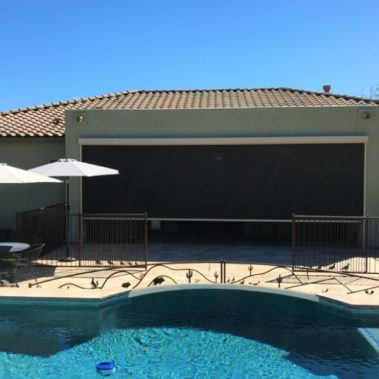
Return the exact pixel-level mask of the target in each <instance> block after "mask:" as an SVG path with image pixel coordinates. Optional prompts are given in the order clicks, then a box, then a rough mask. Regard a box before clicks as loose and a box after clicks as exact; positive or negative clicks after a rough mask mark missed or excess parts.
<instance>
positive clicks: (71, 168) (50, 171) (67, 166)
mask: <svg viewBox="0 0 379 379" xmlns="http://www.w3.org/2000/svg"><path fill="white" fill-rule="evenodd" d="M30 171H31V172H34V173H36V174H41V175H46V176H55V177H65V178H66V179H65V182H66V191H65V193H66V196H65V198H66V199H65V204H66V223H67V224H66V227H67V232H68V233H69V230H70V229H69V226H70V225H69V210H70V204H69V182H68V178H69V177H74V176H77V177H83V176H87V177H92V176H103V175H118V174H119V172H118V170H114V169H112V168H108V167H103V166H97V165H94V164H89V163H85V162H81V161H77V160H76V159H69V158H62V159H58V160H57V161H56V162H53V163H49V164H46V165H43V166H39V167H35V168H32V169H30ZM66 238H67V258H69V251H70V247H69V235H68V236H66Z"/></svg>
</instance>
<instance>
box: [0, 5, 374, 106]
mask: <svg viewBox="0 0 379 379" xmlns="http://www.w3.org/2000/svg"><path fill="white" fill-rule="evenodd" d="M0 14H1V22H0V41H1V44H0V46H1V53H0V110H3V111H4V110H8V109H14V108H20V107H26V106H31V105H37V104H43V103H49V102H53V101H59V100H68V99H72V98H76V97H87V96H94V95H100V94H104V93H112V92H118V91H125V90H129V89H191V88H192V89H196V88H257V87H292V88H300V89H305V90H312V91H320V90H321V88H322V85H323V84H331V86H332V92H334V93H341V94H348V95H353V96H369V95H370V89H371V87H372V86H375V85H377V84H379V22H378V19H379V1H378V0H360V1H358V0H354V1H353V0H103V1H99V0H91V1H81V0H64V1H53V0H24V1H22V0H1V1H0Z"/></svg>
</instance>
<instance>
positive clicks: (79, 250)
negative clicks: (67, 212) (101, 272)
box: [78, 213, 83, 266]
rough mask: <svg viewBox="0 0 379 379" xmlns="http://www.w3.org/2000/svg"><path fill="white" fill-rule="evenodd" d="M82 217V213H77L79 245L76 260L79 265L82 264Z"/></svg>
mask: <svg viewBox="0 0 379 379" xmlns="http://www.w3.org/2000/svg"><path fill="white" fill-rule="evenodd" d="M82 222H83V217H82V214H81V213H79V214H78V233H79V246H78V260H79V266H81V265H82V248H83V225H82Z"/></svg>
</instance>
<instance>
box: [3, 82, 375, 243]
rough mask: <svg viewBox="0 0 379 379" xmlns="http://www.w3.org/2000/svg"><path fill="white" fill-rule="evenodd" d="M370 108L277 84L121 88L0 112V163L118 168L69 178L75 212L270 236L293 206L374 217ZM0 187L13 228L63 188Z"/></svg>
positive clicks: (284, 229) (6, 221)
mask: <svg viewBox="0 0 379 379" xmlns="http://www.w3.org/2000/svg"><path fill="white" fill-rule="evenodd" d="M378 106H379V101H376V100H369V99H362V98H356V97H350V96H342V95H335V94H332V93H326V92H320V93H318V92H309V91H303V90H296V89H287V88H266V89H226V90H223V89H220V90H184V91H179V90H174V91H127V92H122V93H115V94H110V95H104V96H97V97H91V98H83V99H77V100H72V101H65V102H59V103H53V104H48V105H42V106H36V107H29V108H26V109H20V110H14V111H9V112H3V113H1V114H0V161H3V162H7V163H9V164H12V165H15V166H18V167H22V168H31V167H35V166H38V165H42V164H44V163H47V162H49V161H52V160H55V159H58V158H60V157H63V156H64V155H66V156H67V157H70V158H76V159H81V160H83V161H86V162H90V163H91V162H92V163H95V164H100V165H104V166H108V167H113V168H116V169H118V170H119V171H120V175H119V176H115V177H103V178H102V177H97V178H96V179H83V180H80V179H72V180H71V187H70V204H71V206H72V211H73V212H84V213H133V212H148V215H149V219H150V220H151V221H152V226H153V227H154V228H156V229H165V228H166V229H170V230H173V231H176V230H178V228H181V227H182V226H183V225H191V226H192V227H193V226H194V225H195V227H196V225H201V227H202V228H203V227H204V225H208V226H209V227H210V228H212V226H214V225H216V224H217V225H223V223H224V224H228V225H239V226H240V227H241V228H242V229H241V230H243V232H244V233H247V234H251V235H254V236H256V237H261V238H280V237H281V236H284V235H288V232H289V228H288V225H289V224H288V223H289V222H290V220H291V215H292V213H297V214H323V215H363V214H367V213H369V214H371V215H379V197H378V193H379V170H378V168H377V162H379V131H378V128H379V107H378ZM3 187H4V186H3ZM0 195H1V198H2V199H4V201H3V202H2V203H3V205H2V207H1V208H2V209H1V211H2V217H1V220H0V228H5V227H11V228H14V221H13V218H14V214H15V212H17V211H18V212H19V211H25V210H28V209H34V208H38V207H42V206H46V205H49V204H54V203H59V202H62V201H63V186H59V185H58V186H53V185H42V184H41V185H28V186H25V187H23V186H18V187H16V186H10V187H6V188H5V187H4V188H0ZM258 225H259V227H257V226H258Z"/></svg>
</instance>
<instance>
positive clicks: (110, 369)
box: [96, 362, 116, 376]
mask: <svg viewBox="0 0 379 379" xmlns="http://www.w3.org/2000/svg"><path fill="white" fill-rule="evenodd" d="M96 371H97V372H99V373H100V374H101V375H104V376H108V375H111V374H113V373H114V372H115V371H116V365H115V363H114V362H101V363H98V364H97V365H96Z"/></svg>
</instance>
